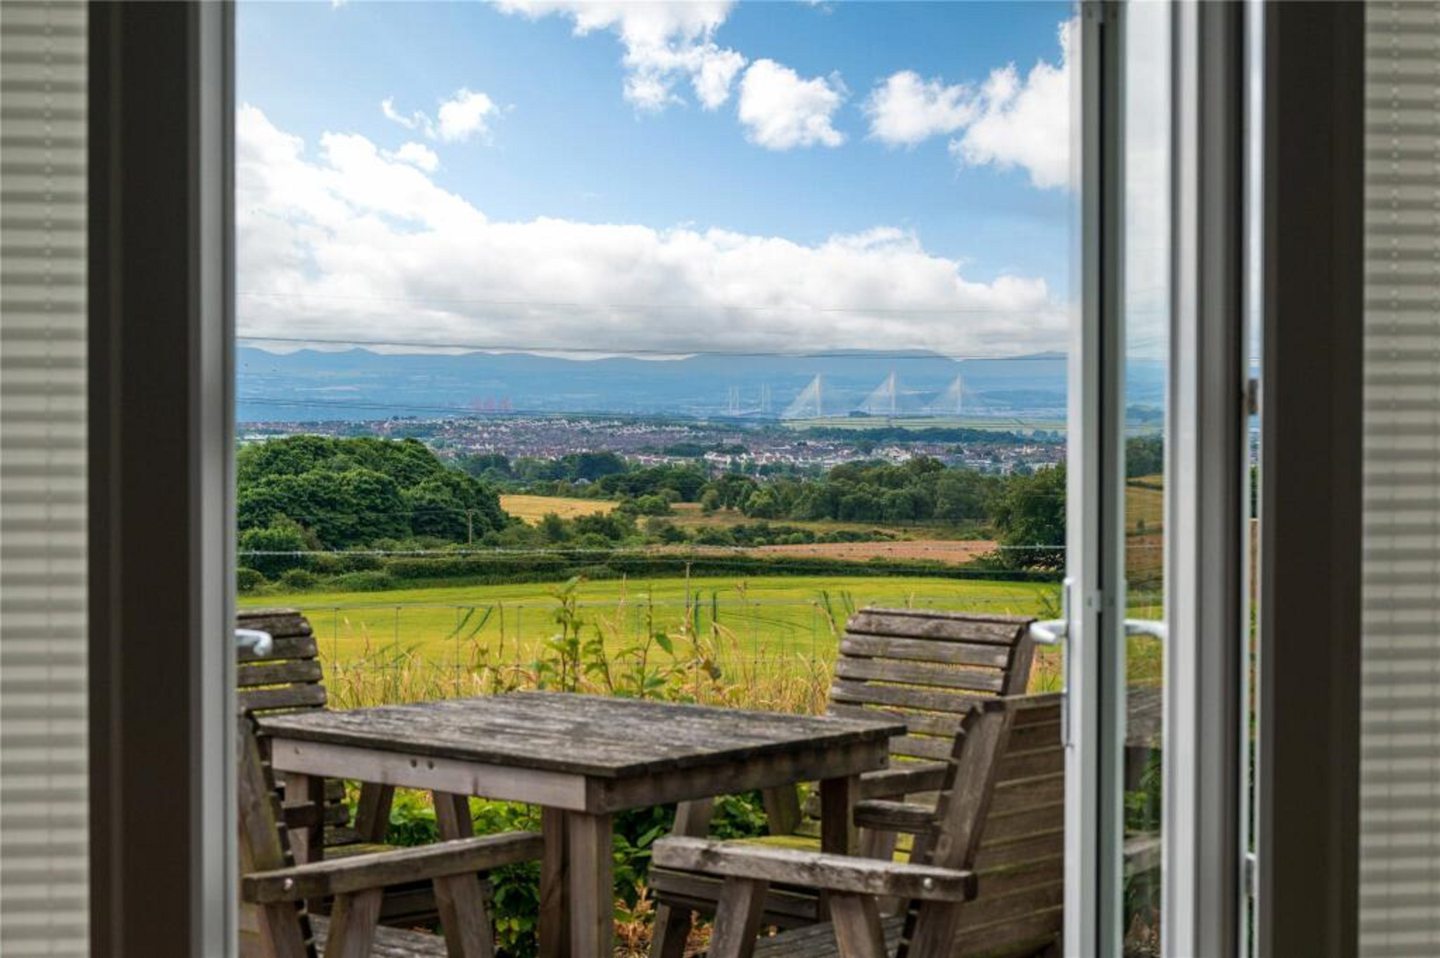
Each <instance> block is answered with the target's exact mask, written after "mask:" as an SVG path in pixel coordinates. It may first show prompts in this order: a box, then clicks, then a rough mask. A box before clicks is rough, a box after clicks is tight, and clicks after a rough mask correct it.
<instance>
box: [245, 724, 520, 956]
mask: <svg viewBox="0 0 1440 958" xmlns="http://www.w3.org/2000/svg"><path fill="white" fill-rule="evenodd" d="M238 725H239V727H238V734H237V744H238V753H239V754H238V776H237V778H238V784H239V800H240V870H241V878H240V896H241V906H240V953H241V955H242V956H243V958H316V955H317V953H318V954H323V955H326V956H332V955H333V956H342V958H363V956H368V955H376V956H380V958H430V956H441V955H449V956H451V958H491V956H492V955H493V954H494V950H495V949H494V931H493V929H492V927H491V924H490V916H489V907H488V898H489V895H488V885H487V884H486V883H484V882H482V881H481V879H480V877H479V874H480V873H483V872H485V871H488V870H490V869H492V868H498V867H500V866H501V865H510V864H514V863H516V862H522V861H529V860H533V859H538V858H540V857H542V855H543V852H544V848H545V843H544V840H543V839H542V838H541V836H540V835H539V834H537V833H535V832H510V833H506V834H503V835H484V836H481V837H479V838H463V839H456V840H454V841H444V842H437V843H435V844H433V845H425V846H422V847H419V848H405V849H398V850H395V851H386V852H370V853H366V854H355V855H348V856H345V857H343V858H336V859H331V860H328V861H317V862H309V863H306V864H300V865H297V864H295V860H294V856H293V855H292V854H291V850H290V842H289V834H288V829H287V828H286V826H285V824H284V819H283V816H282V815H281V811H280V801H279V795H278V793H277V791H276V789H275V780H274V777H273V775H272V773H271V769H270V766H269V764H268V762H266V761H265V757H264V750H263V748H262V744H261V741H260V740H259V738H257V736H256V734H255V724H254V721H253V719H251V718H250V717H249V716H248V715H245V714H243V713H242V714H241V715H240V716H239V723H238ZM417 880H426V881H429V882H430V883H431V885H432V886H433V889H434V896H435V900H436V902H438V904H439V911H440V921H441V925H442V927H443V929H444V932H445V934H444V937H443V938H442V937H439V936H436V935H429V934H425V933H423V932H417V931H407V930H401V929H397V928H384V927H380V926H379V920H380V906H381V901H382V897H383V894H384V889H385V888H387V887H389V886H392V885H396V884H405V883H413V882H415V881H417ZM322 898H333V906H332V908H331V911H330V917H329V918H328V919H326V918H322V917H320V916H318V915H312V914H309V913H308V911H307V909H306V906H305V903H306V901H307V900H308V899H315V900H318V899H322Z"/></svg>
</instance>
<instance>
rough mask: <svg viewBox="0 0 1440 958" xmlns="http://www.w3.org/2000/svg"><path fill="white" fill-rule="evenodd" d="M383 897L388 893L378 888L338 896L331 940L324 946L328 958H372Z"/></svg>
mask: <svg viewBox="0 0 1440 958" xmlns="http://www.w3.org/2000/svg"><path fill="white" fill-rule="evenodd" d="M384 897H385V893H384V892H383V891H381V890H380V889H379V888H369V889H366V890H365V891H360V892H355V893H353V894H348V895H336V896H335V905H334V907H332V908H331V909H330V938H329V940H328V941H327V942H326V943H325V958H370V951H371V949H372V948H373V947H374V945H375V926H376V925H377V924H378V923H379V921H380V903H381V901H382V900H383V899H384Z"/></svg>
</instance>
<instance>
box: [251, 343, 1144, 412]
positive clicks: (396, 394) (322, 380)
mask: <svg viewBox="0 0 1440 958" xmlns="http://www.w3.org/2000/svg"><path fill="white" fill-rule="evenodd" d="M236 367H237V380H238V382H237V385H238V403H237V417H238V419H239V420H240V421H241V422H260V421H275V420H290V421H294V420H324V419H329V420H336V419H341V420H363V419H384V418H389V417H393V416H416V417H420V418H433V417H440V416H459V415H466V414H473V413H493V412H534V413H581V412H591V413H595V412H609V413H623V414H630V415H674V416H693V417H706V418H710V417H717V416H740V417H745V418H778V417H781V416H783V415H786V414H787V411H788V413H789V414H790V415H791V416H794V417H799V418H811V417H814V416H815V414H816V394H818V402H819V412H820V414H821V415H824V416H826V417H833V416H845V415H849V414H853V413H854V412H855V411H856V410H860V409H862V408H863V409H864V410H865V411H868V412H870V413H871V414H872V415H875V414H879V415H886V414H888V413H889V412H890V411H891V409H892V408H893V410H894V412H895V414H897V415H904V416H913V415H949V416H953V415H954V414H955V411H956V409H959V410H960V411H961V412H962V413H963V415H965V416H967V417H970V416H978V417H989V416H994V417H1023V418H1035V419H1058V418H1063V416H1064V412H1065V382H1066V362H1065V358H1064V356H1062V355H1059V354H1054V353H1045V354H1036V355H1032V356H1022V357H1017V358H1014V359H970V360H963V361H956V360H952V359H949V358H947V357H944V356H940V355H938V354H934V353H926V352H907V353H900V354H897V353H880V352H867V351H855V352H846V353H829V354H826V355H824V356H818V357H799V356H731V355H700V356H692V357H689V358H685V359H667V360H655V359H635V358H612V359H595V360H582V359H566V358H557V357H554V356H537V355H533V354H528V353H507V354H490V353H464V354H458V355H438V354H434V353H425V354H417V353H405V354H396V353H378V352H374V351H371V350H368V349H350V350H344V351H338V352H324V351H318V350H312V349H301V350H296V351H294V352H289V353H274V352H268V351H266V350H263V349H257V348H253V347H242V348H240V349H239V350H238V351H237V356H236ZM892 373H893V374H894V380H893V383H894V385H893V387H892V386H891V385H890V383H891V379H890V377H891V374H892ZM1162 373H1163V370H1162V369H1161V367H1160V365H1159V364H1158V363H1139V364H1135V365H1133V366H1132V369H1131V384H1130V388H1129V390H1128V393H1129V401H1130V402H1131V403H1132V404H1136V405H1139V406H1146V405H1153V406H1156V407H1158V406H1159V403H1160V401H1161V394H1162V389H1163V375H1162ZM817 376H818V377H820V380H819V383H818V384H817V383H816V377H817ZM957 377H958V383H957ZM807 390H808V392H807ZM797 400H798V403H797ZM892 404H893V405H892Z"/></svg>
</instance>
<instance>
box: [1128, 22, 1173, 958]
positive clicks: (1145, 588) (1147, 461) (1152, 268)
mask: <svg viewBox="0 0 1440 958" xmlns="http://www.w3.org/2000/svg"><path fill="white" fill-rule="evenodd" d="M1125 23H1126V38H1125V50H1126V57H1127V60H1126V64H1125V66H1126V83H1125V136H1126V149H1125V231H1126V232H1125V539H1124V549H1125V577H1126V590H1127V591H1126V594H1127V597H1128V601H1127V612H1126V615H1127V627H1126V633H1127V638H1126V655H1125V687H1126V698H1127V709H1126V730H1125V752H1124V754H1125V759H1124V785H1125V797H1124V802H1125V810H1124V822H1125V871H1124V876H1125V877H1124V881H1125V888H1124V896H1123V922H1124V938H1125V953H1126V955H1127V956H1145V955H1158V954H1159V953H1160V877H1161V876H1160V822H1161V807H1160V799H1161V787H1162V782H1163V775H1162V764H1161V763H1162V754H1161V751H1160V747H1161V714H1162V713H1161V690H1162V678H1163V675H1164V642H1163V640H1162V638H1161V636H1162V635H1163V621H1164V618H1165V608H1164V585H1165V561H1164V559H1165V423H1166V417H1165V402H1166V390H1165V382H1166V372H1167V357H1168V355H1169V338H1168V332H1169V296H1170V288H1169V283H1168V277H1169V275H1170V217H1169V210H1170V205H1169V196H1170V188H1169V184H1170V117H1171V114H1170V82H1169V81H1170V57H1169V52H1170V11H1169V10H1168V9H1167V8H1166V7H1165V6H1164V5H1162V4H1143V3H1142V4H1133V5H1130V6H1128V7H1127V8H1126V21H1125ZM1157 627H1160V628H1159V629H1158V630H1157Z"/></svg>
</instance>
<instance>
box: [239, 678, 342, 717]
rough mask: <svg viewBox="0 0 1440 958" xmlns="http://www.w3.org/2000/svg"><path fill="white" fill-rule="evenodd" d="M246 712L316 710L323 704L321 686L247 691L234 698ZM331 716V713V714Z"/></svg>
mask: <svg viewBox="0 0 1440 958" xmlns="http://www.w3.org/2000/svg"><path fill="white" fill-rule="evenodd" d="M235 698H236V700H237V701H238V703H239V705H240V708H242V709H244V710H245V711H247V712H263V711H265V710H267V709H317V708H319V707H320V706H322V705H324V704H325V686H323V685H286V686H282V687H280V688H274V689H247V690H245V691H243V692H239V693H237V694H236V696H235ZM332 714H333V713H332Z"/></svg>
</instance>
